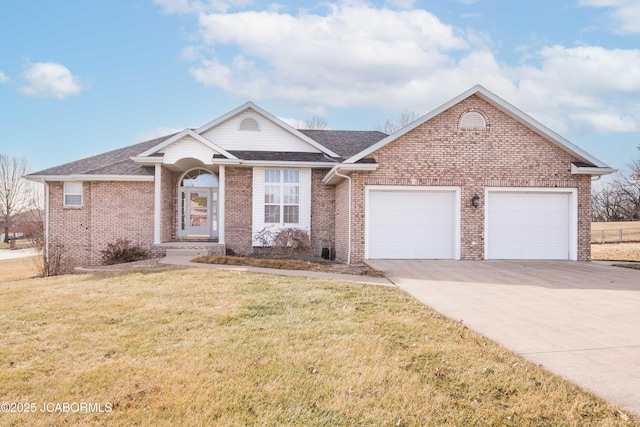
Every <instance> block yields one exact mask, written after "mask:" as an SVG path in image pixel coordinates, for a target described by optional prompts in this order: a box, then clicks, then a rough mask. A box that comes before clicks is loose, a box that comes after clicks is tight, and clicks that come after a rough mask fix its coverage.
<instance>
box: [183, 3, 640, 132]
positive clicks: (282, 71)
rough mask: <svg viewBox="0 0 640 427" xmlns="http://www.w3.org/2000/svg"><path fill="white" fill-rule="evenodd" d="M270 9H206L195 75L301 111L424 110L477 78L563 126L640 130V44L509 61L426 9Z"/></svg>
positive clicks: (192, 52)
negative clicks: (296, 11) (520, 62)
mask: <svg viewBox="0 0 640 427" xmlns="http://www.w3.org/2000/svg"><path fill="white" fill-rule="evenodd" d="M590 1H594V2H595V1H597V0H590ZM600 1H604V0H600ZM609 1H611V2H614V1H619V0H609ZM275 10H276V9H273V10H270V11H262V12H257V11H244V12H238V13H227V14H221V13H199V14H198V17H199V37H200V45H199V46H198V45H197V43H195V44H192V45H190V46H189V47H187V48H185V52H184V56H185V57H188V58H190V59H191V60H192V61H194V65H193V66H192V67H191V69H190V73H191V74H192V75H193V77H194V78H195V79H196V80H197V81H199V82H201V83H202V84H203V85H205V86H209V87H215V88H219V89H222V90H224V91H226V92H228V93H232V94H234V95H237V96H241V97H243V98H246V99H251V100H256V101H257V100H260V99H264V98H271V99H274V98H281V99H288V100H291V101H293V102H295V103H296V105H297V106H298V107H299V108H302V109H304V110H306V111H320V110H324V109H326V108H331V107H341V108H350V107H362V106H367V107H379V108H383V109H386V110H388V111H389V112H390V113H394V112H395V113H397V112H401V111H406V110H410V111H426V110H428V109H429V108H433V107H436V106H437V105H438V104H440V103H442V102H445V101H447V100H449V99H450V98H451V97H453V96H455V95H457V94H459V93H461V92H463V91H464V90H466V89H468V88H470V87H472V86H473V85H475V84H478V83H480V84H482V85H484V86H486V87H487V88H488V89H489V90H491V91H493V92H495V93H496V94H499V95H500V96H501V97H503V98H505V99H506V100H507V101H509V102H511V103H513V104H514V105H516V106H517V107H519V108H520V109H522V110H523V111H526V112H527V113H529V114H531V115H532V116H533V117H535V118H536V119H538V120H540V121H541V122H542V123H544V124H545V125H547V126H549V127H550V128H552V129H554V130H556V131H558V132H560V133H566V132H569V131H573V130H589V131H596V132H629V131H634V130H636V131H637V130H640V105H639V104H638V103H637V101H636V100H637V99H638V98H640V50H637V49H626V50H625V49H605V48H602V47H598V46H579V47H566V46H561V45H557V46H549V47H545V48H543V49H540V50H539V51H538V52H528V51H527V52H526V55H527V58H526V62H525V65H512V66H510V65H508V64H505V63H502V62H500V61H498V60H497V59H496V56H495V54H494V52H493V50H494V49H496V44H494V42H493V41H492V40H491V38H490V37H489V36H488V35H486V34H483V33H478V32H477V31H475V30H473V29H469V30H465V31H461V30H459V29H456V28H454V27H452V26H451V25H447V24H445V23H443V22H441V21H440V20H439V19H438V18H437V17H436V16H434V15H433V14H431V13H429V12H427V11H425V10H391V9H386V8H375V7H373V6H371V5H370V4H368V3H364V2H362V1H358V0H353V1H350V2H348V3H347V2H343V3H339V4H328V10H327V13H326V14H325V15H322V14H315V13H309V12H300V13H299V14H297V15H292V14H287V13H278V12H276V11H275Z"/></svg>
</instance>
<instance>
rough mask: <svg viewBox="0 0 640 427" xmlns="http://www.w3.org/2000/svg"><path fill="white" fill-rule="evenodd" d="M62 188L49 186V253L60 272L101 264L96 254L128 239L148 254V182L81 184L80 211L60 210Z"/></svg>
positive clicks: (150, 195) (150, 226)
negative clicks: (59, 265)
mask: <svg viewBox="0 0 640 427" xmlns="http://www.w3.org/2000/svg"><path fill="white" fill-rule="evenodd" d="M63 187H64V186H63V183H62V182H51V183H50V184H49V215H50V220H49V227H50V230H49V248H50V251H56V250H57V251H60V252H61V254H62V258H61V263H62V265H63V268H62V271H63V272H68V271H71V270H72V269H73V267H75V266H78V265H95V264H100V263H101V262H102V260H101V254H100V251H102V250H104V249H105V248H106V247H107V244H109V243H113V242H115V241H116V239H118V238H128V239H129V240H130V241H131V242H132V243H139V244H140V245H141V246H142V247H144V248H145V249H147V250H150V251H153V249H154V248H153V206H154V204H153V196H154V186H153V182H112V181H104V182H103V181H94V182H85V183H83V186H82V191H83V203H82V207H65V206H63Z"/></svg>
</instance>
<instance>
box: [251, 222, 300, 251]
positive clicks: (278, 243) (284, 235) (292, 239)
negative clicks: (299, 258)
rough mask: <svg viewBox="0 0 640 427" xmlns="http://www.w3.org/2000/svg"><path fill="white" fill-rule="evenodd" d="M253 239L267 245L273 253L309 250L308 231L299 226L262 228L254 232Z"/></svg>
mask: <svg viewBox="0 0 640 427" xmlns="http://www.w3.org/2000/svg"><path fill="white" fill-rule="evenodd" d="M255 239H256V240H257V241H258V242H260V243H261V245H262V246H264V247H268V248H269V251H270V252H271V253H272V254H274V255H290V254H294V253H296V254H307V253H310V252H311V239H310V238H309V233H307V232H306V231H304V230H301V229H299V228H291V227H290V228H283V229H280V230H276V229H272V228H269V227H267V228H264V229H262V230H261V231H260V232H258V233H256V236H255Z"/></svg>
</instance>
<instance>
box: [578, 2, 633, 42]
mask: <svg viewBox="0 0 640 427" xmlns="http://www.w3.org/2000/svg"><path fill="white" fill-rule="evenodd" d="M578 4H580V5H581V6H591V7H606V8H609V9H611V12H610V13H609V16H610V17H611V19H612V20H613V21H614V23H615V27H614V31H615V32H618V33H622V34H626V33H640V2H638V0H580V1H579V2H578Z"/></svg>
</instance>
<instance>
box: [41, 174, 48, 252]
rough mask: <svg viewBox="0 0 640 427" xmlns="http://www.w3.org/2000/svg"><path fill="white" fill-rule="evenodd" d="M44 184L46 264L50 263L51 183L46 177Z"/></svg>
mask: <svg viewBox="0 0 640 427" xmlns="http://www.w3.org/2000/svg"><path fill="white" fill-rule="evenodd" d="M42 184H44V206H45V213H44V259H45V261H46V264H45V265H48V264H49V183H48V182H46V181H45V180H44V179H43V180H42Z"/></svg>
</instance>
